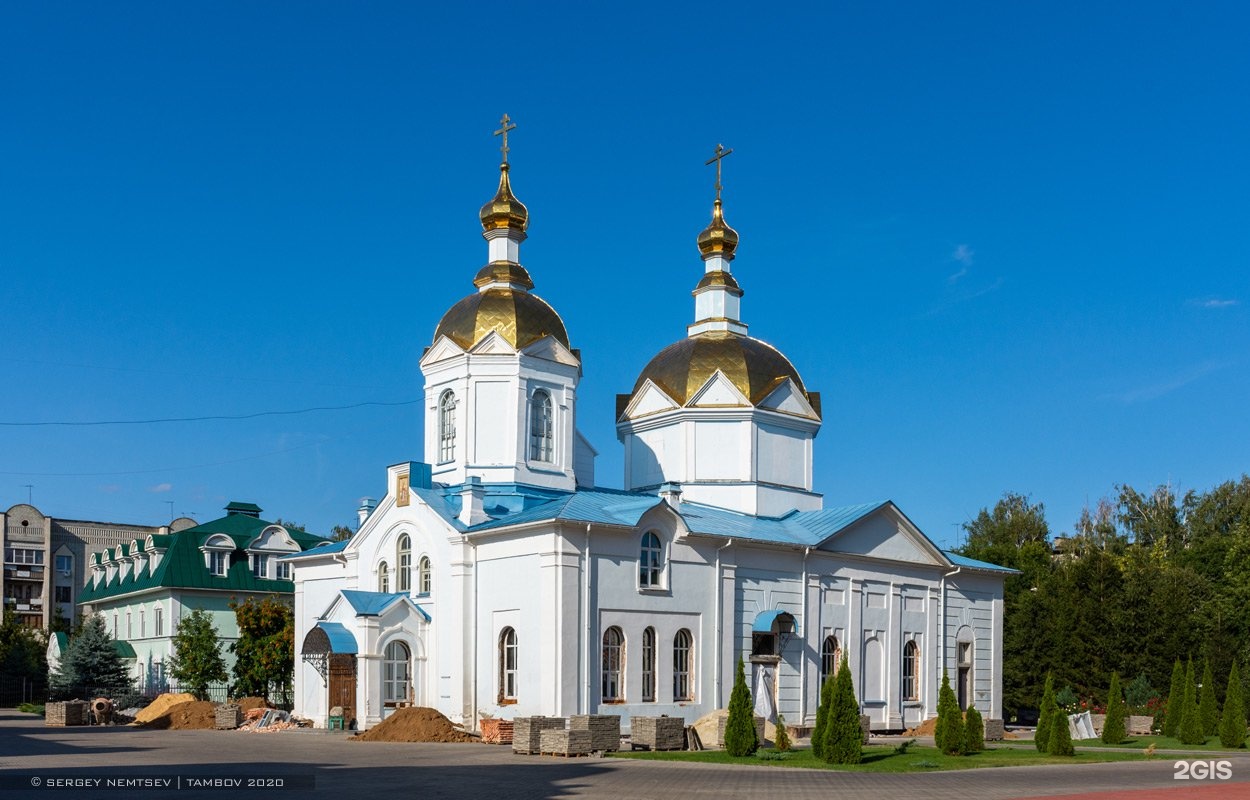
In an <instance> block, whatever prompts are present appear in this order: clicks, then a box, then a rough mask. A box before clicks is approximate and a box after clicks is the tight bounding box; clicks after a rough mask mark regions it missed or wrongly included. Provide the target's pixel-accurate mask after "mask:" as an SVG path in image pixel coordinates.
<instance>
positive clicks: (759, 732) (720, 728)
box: [716, 716, 764, 748]
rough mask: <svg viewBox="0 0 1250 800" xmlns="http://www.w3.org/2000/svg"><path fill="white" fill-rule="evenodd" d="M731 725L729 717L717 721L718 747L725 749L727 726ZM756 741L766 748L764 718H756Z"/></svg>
mask: <svg viewBox="0 0 1250 800" xmlns="http://www.w3.org/2000/svg"><path fill="white" fill-rule="evenodd" d="M728 723H729V717H728V716H722V717H720V718H719V719H717V720H716V746H717V747H721V748H723V747H724V746H725V725H727V724H728ZM755 740H756V741H757V742H759V743H760V747H763V746H764V718H763V717H756V718H755Z"/></svg>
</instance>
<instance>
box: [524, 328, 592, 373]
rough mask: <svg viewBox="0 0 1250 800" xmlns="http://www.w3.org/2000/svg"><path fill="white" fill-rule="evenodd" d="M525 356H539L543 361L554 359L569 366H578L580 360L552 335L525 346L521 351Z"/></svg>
mask: <svg viewBox="0 0 1250 800" xmlns="http://www.w3.org/2000/svg"><path fill="white" fill-rule="evenodd" d="M521 352H522V353H523V354H525V355H527V356H533V357H534V358H541V359H543V360H545V361H555V362H556V363H559V364H568V365H569V366H570V367H580V366H581V362H580V361H578V359H577V356H575V355H573V352H572V351H571V350H569V349H568V348H567V347H565V346H564V345H563V344H561V343H560V340H559V339H557V338H555V337H554V336H544V337H543V338H541V339H539V340H538V341H536V342H534V343H533V344H530V345H529V346H527V347H526V348H525V349H524V350H522V351H521Z"/></svg>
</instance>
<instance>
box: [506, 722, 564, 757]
mask: <svg viewBox="0 0 1250 800" xmlns="http://www.w3.org/2000/svg"><path fill="white" fill-rule="evenodd" d="M564 722H565V720H564V717H519V718H517V719H515V720H513V723H512V752H514V753H524V754H525V755H535V754H537V753H540V752H542V750H541V748H542V735H541V734H542V731H550V730H558V731H562V730H564Z"/></svg>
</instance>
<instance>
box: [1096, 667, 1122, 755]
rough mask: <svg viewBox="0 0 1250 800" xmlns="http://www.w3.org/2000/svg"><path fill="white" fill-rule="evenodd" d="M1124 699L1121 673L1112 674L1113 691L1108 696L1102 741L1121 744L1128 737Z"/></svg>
mask: <svg viewBox="0 0 1250 800" xmlns="http://www.w3.org/2000/svg"><path fill="white" fill-rule="evenodd" d="M1125 710H1126V709H1125V707H1124V697H1123V695H1121V693H1120V673H1118V672H1113V673H1111V691H1110V692H1108V694H1107V719H1106V721H1104V722H1103V724H1102V740H1103V741H1104V742H1105V743H1107V744H1120V743H1121V742H1123V741H1124V739H1125V738H1126V737H1127V736H1128V730H1127V728H1126V727H1125V719H1124V715H1125Z"/></svg>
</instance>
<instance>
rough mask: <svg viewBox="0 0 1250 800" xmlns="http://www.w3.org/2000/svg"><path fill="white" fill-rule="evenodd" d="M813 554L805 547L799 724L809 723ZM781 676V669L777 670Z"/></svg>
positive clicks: (800, 638) (810, 549)
mask: <svg viewBox="0 0 1250 800" xmlns="http://www.w3.org/2000/svg"><path fill="white" fill-rule="evenodd" d="M811 554H812V548H810V547H804V548H803V583H802V584H801V586H802V587H803V588H802V592H803V630H805V631H808V633H805V634H802V635H800V636H799V641H800V642H802V643H803V657H802V658H800V659H799V686H801V687H802V690H801V691H800V692H799V722H798V724H799V725H806V724H807V636H809V635H810V632H811V627H810V626H811V620H810V619H808V617H807V557H808V556H809V555H811ZM777 674H778V676H779V677H780V675H781V670H780V669H778V670H777Z"/></svg>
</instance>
